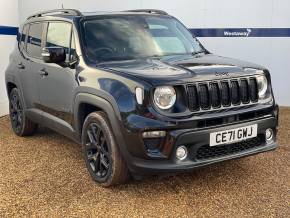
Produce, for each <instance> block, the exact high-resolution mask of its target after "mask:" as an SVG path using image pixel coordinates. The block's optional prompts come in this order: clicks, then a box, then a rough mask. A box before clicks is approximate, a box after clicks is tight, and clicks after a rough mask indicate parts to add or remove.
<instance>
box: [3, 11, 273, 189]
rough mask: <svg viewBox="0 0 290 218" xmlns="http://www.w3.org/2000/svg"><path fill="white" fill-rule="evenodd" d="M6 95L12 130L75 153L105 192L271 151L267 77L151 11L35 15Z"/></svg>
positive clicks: (23, 34) (20, 43) (20, 41)
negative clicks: (78, 147) (77, 147)
mask: <svg viewBox="0 0 290 218" xmlns="http://www.w3.org/2000/svg"><path fill="white" fill-rule="evenodd" d="M6 86H7V92H8V95H9V99H10V118H11V124H12V128H13V130H14V132H15V133H16V134H17V135H18V136H25V135H31V134H33V133H34V132H35V130H36V128H37V125H38V124H41V125H44V126H46V127H49V128H51V129H53V130H55V131H57V132H59V133H61V134H63V135H65V136H67V137H69V138H71V139H73V140H74V141H76V142H78V143H80V144H82V147H83V154H84V159H85V163H86V166H87V168H88V171H89V173H90V175H91V176H92V178H93V179H94V180H95V181H96V182H98V183H100V184H102V185H104V186H110V185H114V184H117V183H122V182H125V181H126V179H127V178H128V176H129V175H135V176H139V177H140V176H144V175H146V174H158V173H170V172H177V171H183V170H189V169H193V168H195V167H200V166H205V165H208V164H212V163H215V162H219V161H224V160H228V159H233V158H239V157H242V156H247V155H252V154H256V153H259V152H264V151H268V150H272V149H274V148H276V147H277V143H276V133H277V120H278V119H277V118H278V106H277V105H276V104H275V100H274V97H273V93H272V88H271V81H270V74H269V71H268V70H267V69H265V68H264V67H261V66H258V65H255V64H252V63H248V62H243V61H238V60H234V59H229V58H224V57H221V56H216V55H214V54H212V53H210V52H209V51H207V50H206V49H205V48H204V47H203V46H202V45H201V43H200V42H199V41H198V40H197V39H196V38H195V37H193V36H192V34H191V33H190V32H189V31H188V30H187V29H186V27H185V26H184V25H183V24H182V23H180V22H179V21H178V20H177V19H175V18H174V17H172V16H170V15H168V14H167V13H166V12H164V11H160V10H149V9H148V10H131V11H122V12H108V13H103V12H102V13H80V12H79V11H77V10H70V9H67V10H65V9H63V10H53V11H47V12H43V13H38V14H35V15H32V16H30V17H29V18H28V19H27V20H26V22H25V23H24V24H23V25H22V26H21V27H20V28H19V34H18V37H17V46H16V48H15V50H14V52H13V53H12V54H11V56H10V64H9V66H8V68H7V71H6Z"/></svg>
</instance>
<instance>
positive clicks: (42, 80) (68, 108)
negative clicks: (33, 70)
mask: <svg viewBox="0 0 290 218" xmlns="http://www.w3.org/2000/svg"><path fill="white" fill-rule="evenodd" d="M45 35H46V37H45V47H55V46H57V47H63V48H65V51H66V61H65V63H60V64H55V63H44V62H43V63H42V68H41V70H42V71H43V72H45V73H46V74H45V75H43V76H40V77H38V80H37V84H38V92H39V96H40V102H41V108H42V110H43V111H44V112H46V113H48V114H49V115H52V116H54V118H57V119H55V120H56V121H58V122H61V121H60V120H63V121H65V122H67V123H68V124H69V125H70V126H72V121H73V101H74V90H75V88H76V87H77V86H78V83H77V81H76V77H75V75H76V70H75V68H74V67H71V66H70V64H69V63H71V62H74V61H75V60H74V58H75V57H76V56H75V41H74V35H73V33H72V24H71V23H68V22H62V21H51V22H48V24H47V31H46V34H45ZM59 119H60V120H59Z"/></svg>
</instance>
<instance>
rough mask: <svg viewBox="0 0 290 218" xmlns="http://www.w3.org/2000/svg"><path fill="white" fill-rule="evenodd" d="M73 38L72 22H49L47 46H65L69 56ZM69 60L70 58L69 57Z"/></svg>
mask: <svg viewBox="0 0 290 218" xmlns="http://www.w3.org/2000/svg"><path fill="white" fill-rule="evenodd" d="M70 38H71V24H69V23H61V22H58V23H49V25H48V30H47V37H46V45H45V46H46V47H55V46H57V47H63V48H65V51H66V54H67V58H68V55H69V48H70ZM67 60H68V59H67Z"/></svg>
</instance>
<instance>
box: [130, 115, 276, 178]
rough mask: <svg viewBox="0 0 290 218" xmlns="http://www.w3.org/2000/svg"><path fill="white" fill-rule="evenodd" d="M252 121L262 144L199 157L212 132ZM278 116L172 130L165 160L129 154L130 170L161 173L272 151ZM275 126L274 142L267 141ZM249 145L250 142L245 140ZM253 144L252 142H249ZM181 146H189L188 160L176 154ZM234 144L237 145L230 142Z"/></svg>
mask: <svg viewBox="0 0 290 218" xmlns="http://www.w3.org/2000/svg"><path fill="white" fill-rule="evenodd" d="M253 124H257V125H258V138H259V143H258V144H257V146H252V147H251V146H250V147H248V148H247V149H238V150H235V151H231V152H228V153H227V152H226V153H224V154H223V153H221V154H220V155H214V156H210V155H209V156H207V157H205V158H197V151H198V149H199V148H201V147H202V146H208V144H209V138H210V133H212V132H219V131H223V130H229V129H234V128H239V127H244V126H250V125H253ZM276 126H277V117H273V116H272V117H268V118H262V119H256V120H251V121H248V122H243V123H238V124H232V125H224V126H219V127H214V128H205V129H201V130H193V129H184V130H176V131H171V132H169V134H171V135H174V137H175V138H176V140H175V142H174V144H173V145H172V148H171V149H170V150H171V151H170V153H169V155H168V157H167V158H164V159H154V158H153V159H146V158H138V157H133V156H132V157H130V158H129V159H128V160H127V162H128V167H129V169H130V170H131V171H132V172H133V173H136V174H141V175H143V174H158V173H171V172H178V171H184V170H191V169H194V168H196V167H201V166H205V165H208V164H212V163H216V162H220V161H225V160H229V159H235V158H240V157H243V156H248V155H253V154H257V153H260V152H265V151H269V150H273V149H275V148H276V147H277V142H276V134H277V129H276ZM267 128H272V129H273V130H274V137H273V138H272V140H271V141H269V142H267V143H266V140H265V130H266V129H267ZM243 143H244V145H245V146H247V141H245V142H243ZM249 143H250V142H249ZM180 145H184V146H186V147H187V148H188V151H189V154H188V157H187V158H186V159H185V160H182V161H181V160H178V159H176V157H175V151H176V148H177V147H178V146H180ZM227 146H228V148H229V149H230V146H235V144H232V145H231V144H229V145H227Z"/></svg>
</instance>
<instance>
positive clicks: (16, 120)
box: [9, 88, 37, 136]
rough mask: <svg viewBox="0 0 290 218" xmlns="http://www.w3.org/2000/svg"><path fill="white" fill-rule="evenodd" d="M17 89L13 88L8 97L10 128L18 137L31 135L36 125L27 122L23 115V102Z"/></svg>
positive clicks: (29, 121)
mask: <svg viewBox="0 0 290 218" xmlns="http://www.w3.org/2000/svg"><path fill="white" fill-rule="evenodd" d="M20 96H21V95H20V92H19V90H18V89H17V88H13V89H12V90H11V92H10V95H9V114H10V121H11V126H12V129H13V131H14V133H15V134H16V135H18V136H28V135H32V134H33V133H34V132H35V131H36V128H37V125H36V124H35V123H34V122H32V121H31V120H29V119H28V118H27V117H26V116H25V113H24V107H23V101H22V99H21V97H20Z"/></svg>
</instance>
